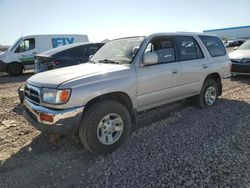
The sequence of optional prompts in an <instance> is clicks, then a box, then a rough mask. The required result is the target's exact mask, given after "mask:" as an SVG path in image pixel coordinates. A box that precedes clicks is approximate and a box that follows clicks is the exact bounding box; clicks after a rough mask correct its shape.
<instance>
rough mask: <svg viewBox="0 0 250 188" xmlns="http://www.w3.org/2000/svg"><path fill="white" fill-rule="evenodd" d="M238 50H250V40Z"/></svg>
mask: <svg viewBox="0 0 250 188" xmlns="http://www.w3.org/2000/svg"><path fill="white" fill-rule="evenodd" d="M238 50H250V40H247V41H246V42H244V43H243V44H242V45H241V46H240V47H239V48H238Z"/></svg>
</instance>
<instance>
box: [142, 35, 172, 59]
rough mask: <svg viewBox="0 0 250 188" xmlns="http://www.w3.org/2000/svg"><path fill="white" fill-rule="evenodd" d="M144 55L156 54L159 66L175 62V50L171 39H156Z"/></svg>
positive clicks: (151, 42)
mask: <svg viewBox="0 0 250 188" xmlns="http://www.w3.org/2000/svg"><path fill="white" fill-rule="evenodd" d="M144 53H156V54H157V56H158V64H160V63H170V62H174V61H175V49H174V45H173V42H172V40H171V39H170V38H169V37H156V38H154V39H152V40H151V41H150V43H149V44H148V46H147V48H146V50H145V52H144Z"/></svg>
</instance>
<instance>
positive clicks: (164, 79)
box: [137, 36, 181, 110]
mask: <svg viewBox="0 0 250 188" xmlns="http://www.w3.org/2000/svg"><path fill="white" fill-rule="evenodd" d="M146 52H147V53H148V52H155V53H156V54H157V56H158V63H157V64H154V65H148V66H143V65H141V66H140V67H139V68H138V70H137V102H138V108H139V109H138V110H145V109H149V108H153V107H156V106H159V105H161V104H165V103H167V102H170V101H174V100H177V99H179V98H180V97H181V72H180V63H179V62H177V61H176V50H175V47H174V43H173V40H172V37H166V36H162V37H154V38H153V39H152V40H151V41H150V42H149V44H148V45H147V48H146V49H145V51H144V53H146Z"/></svg>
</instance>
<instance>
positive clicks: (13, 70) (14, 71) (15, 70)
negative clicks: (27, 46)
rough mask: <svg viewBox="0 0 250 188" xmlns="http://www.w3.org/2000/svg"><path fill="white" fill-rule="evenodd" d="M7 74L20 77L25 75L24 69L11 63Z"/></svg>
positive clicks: (17, 64)
mask: <svg viewBox="0 0 250 188" xmlns="http://www.w3.org/2000/svg"><path fill="white" fill-rule="evenodd" d="M7 72H8V73H9V74H10V75H11V76H20V75H22V74H23V67H22V65H20V64H19V63H11V64H10V65H9V66H8V69H7Z"/></svg>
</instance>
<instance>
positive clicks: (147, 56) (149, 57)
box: [143, 52, 158, 65]
mask: <svg viewBox="0 0 250 188" xmlns="http://www.w3.org/2000/svg"><path fill="white" fill-rule="evenodd" d="M156 63H158V55H157V54H156V53H155V52H145V53H144V55H143V65H154V64H156Z"/></svg>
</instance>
